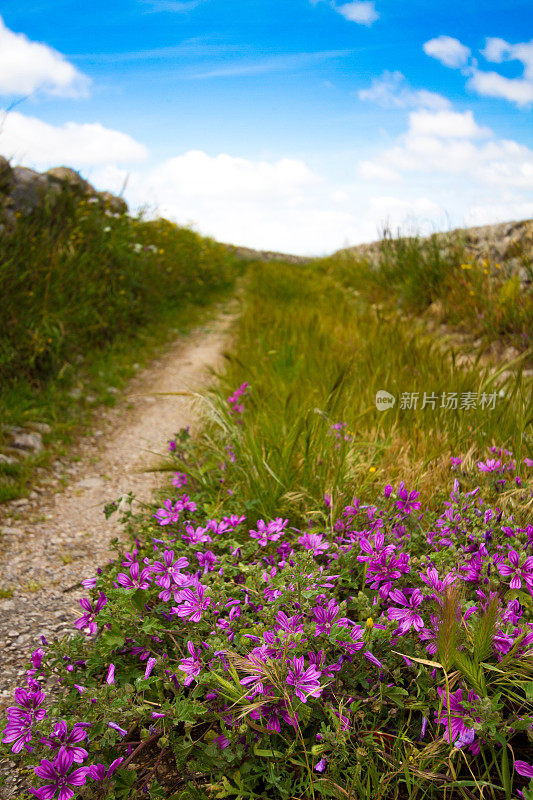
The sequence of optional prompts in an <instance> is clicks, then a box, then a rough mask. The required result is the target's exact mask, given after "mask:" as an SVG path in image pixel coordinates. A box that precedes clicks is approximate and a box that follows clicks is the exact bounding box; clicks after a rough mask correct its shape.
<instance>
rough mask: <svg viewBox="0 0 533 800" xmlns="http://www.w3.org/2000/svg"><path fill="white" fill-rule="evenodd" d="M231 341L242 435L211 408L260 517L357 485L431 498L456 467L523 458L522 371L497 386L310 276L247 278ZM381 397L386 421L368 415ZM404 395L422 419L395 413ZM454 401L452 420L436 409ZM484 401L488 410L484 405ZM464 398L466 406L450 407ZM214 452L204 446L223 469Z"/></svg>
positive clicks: (290, 273)
mask: <svg viewBox="0 0 533 800" xmlns="http://www.w3.org/2000/svg"><path fill="white" fill-rule="evenodd" d="M235 339H236V344H235V351H234V352H233V353H232V354H231V355H230V356H229V357H228V366H227V371H226V374H225V376H224V389H225V390H226V391H228V393H229V390H230V389H231V388H232V387H234V386H236V385H239V384H240V383H242V382H243V381H245V380H246V381H248V383H249V384H250V386H251V392H250V396H249V397H248V399H247V401H246V409H247V410H246V416H245V424H244V425H243V426H241V427H238V428H237V433H235V430H236V429H235V426H234V425H231V424H230V422H229V418H228V416H227V414H226V416H225V412H224V411H222V410H220V409H219V407H218V406H217V407H216V409H217V410H216V412H215V417H216V420H217V425H218V429H220V430H223V431H224V432H225V436H230V437H232V436H233V438H234V439H235V437H236V441H232V442H231V446H232V447H234V448H235V449H236V452H237V451H238V453H239V457H238V459H237V464H236V465H235V466H234V467H232V470H233V472H232V475H233V476H234V477H233V480H236V481H237V485H238V494H239V496H240V497H246V498H248V499H249V500H250V501H253V502H255V503H256V504H257V513H258V514H259V516H265V518H270V517H272V516H274V515H277V514H280V513H282V514H286V515H289V516H291V517H294V515H295V514H296V515H298V513H299V512H300V511H302V512H303V511H304V509H306V510H308V509H309V508H312V507H318V506H319V504H321V501H322V494H323V492H324V490H325V489H327V490H328V491H329V493H331V494H332V495H333V496H334V497H337V496H338V497H339V502H340V501H341V500H340V498H342V500H347V498H348V497H349V495H350V493H351V492H352V491H353V490H354V488H355V487H357V491H358V492H361V491H364V489H365V487H367V488H370V486H371V485H372V484H374V483H377V484H382V483H383V481H384V480H385V481H387V482H389V481H390V482H394V481H395V480H397V479H400V478H401V479H403V480H405V481H406V482H407V483H410V484H413V485H416V487H417V488H418V489H419V490H421V491H422V493H423V497H424V499H426V500H427V499H428V498H430V497H431V496H432V494H433V493H434V491H435V486H437V485H439V484H441V481H440V478H441V477H442V476H443V475H449V469H450V456H452V455H458V454H461V455H463V454H465V453H468V454H469V458H470V459H476V458H478V457H481V455H482V454H485V453H486V451H487V448H488V447H489V446H490V445H497V446H505V447H507V448H508V449H510V450H512V451H513V452H514V453H515V455H516V457H517V459H520V458H521V457H522V456H523V455H525V454H526V450H527V436H528V434H529V435H530V434H531V422H532V403H531V387H530V384H529V385H528V383H527V381H526V380H525V378H524V377H523V374H522V370H521V369H520V368H518V369H517V370H516V371H515V372H513V373H512V374H511V375H507V377H506V376H505V375H504V374H502V371H501V370H500V371H494V370H490V369H489V368H488V367H483V366H481V364H480V363H479V361H478V362H474V363H471V364H470V365H460V364H459V363H458V361H457V359H456V358H455V354H454V353H453V351H449V352H448V353H443V352H442V350H441V349H440V348H439V347H437V345H436V344H435V342H434V341H433V340H432V339H430V338H429V337H424V336H422V335H421V334H420V330H419V329H418V328H414V327H413V326H412V325H411V324H410V323H409V320H406V318H405V317H404V316H403V315H402V314H400V313H399V312H397V311H395V310H393V309H390V308H389V309H388V310H384V309H382V308H380V307H378V306H376V305H373V304H370V303H368V302H367V301H366V300H365V299H364V297H362V296H353V295H351V294H350V293H348V292H346V290H344V288H343V287H342V286H341V285H340V284H339V283H338V282H337V281H336V280H333V279H332V278H331V277H330V276H328V275H327V274H323V273H322V272H321V271H319V270H317V269H316V268H315V267H314V266H313V265H311V266H306V267H302V266H299V267H290V266H288V265H280V264H267V265H261V266H256V267H254V268H253V269H252V270H251V273H250V275H249V279H248V283H247V290H246V297H245V301H244V309H243V313H242V317H241V320H240V322H239V326H238V330H237V333H236V337H235ZM380 390H385V391H388V392H389V393H391V394H392V395H393V396H394V397H395V398H396V401H395V404H394V406H393V407H391V408H388V409H387V410H385V411H379V410H378V409H377V407H376V402H375V398H376V393H377V392H378V391H380ZM411 393H417V394H418V403H417V405H418V407H417V408H416V409H415V408H402V396H403V395H404V394H409V395H410V394H411ZM424 393H426V395H427V397H426V407H425V408H422V406H423V402H424ZM452 393H455V394H456V395H457V397H458V405H459V408H458V409H457V410H453V409H450V408H445V407H441V406H442V396H443V394H444V395H445V397H446V400H447V399H448V397H449V396H450V395H451V394H452ZM468 393H472V394H470V395H468ZM483 393H485V395H486V396H487V397H489V396H492V401H491V403H490V405H492V404H494V408H489V407H488V404H486V405H487V407H485V408H482V407H481V405H480V398H481V396H482V395H483ZM467 395H468V396H475V397H476V405H477V407H476V408H464V409H461V408H460V406H461V402H462V399H463V397H465V396H467ZM431 396H434V398H435V402H434V403H433V402H427V401H428V399H429V398H430V397H431ZM337 423H344V426H343V427H342V429H341V430H340V431H339V430H338V429H337V430H335V429H333V427H332V426H334V425H335V424H337ZM217 442H219V444H217ZM222 443H224V444H227V441H226V439H225V438H224V436H223V437H222V439H221V440H219V439H218V438H217V436H216V435H215V434H213V436H212V440H211V446H212V447H215V448H216V447H219V448H220V452H219V453H218V455H219V457H220V458H221V459H223V458H224V452H223V449H222V448H223V444H222ZM235 474H236V475H235Z"/></svg>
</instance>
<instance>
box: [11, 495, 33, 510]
mask: <svg viewBox="0 0 533 800" xmlns="http://www.w3.org/2000/svg"><path fill="white" fill-rule="evenodd" d="M29 504H30V501H29V500H27V499H26V498H25V497H21V498H20V500H13V502H12V504H11V505H12V506H14V507H15V508H25V507H26V506H29Z"/></svg>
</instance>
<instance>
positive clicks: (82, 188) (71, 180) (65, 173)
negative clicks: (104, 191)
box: [45, 167, 95, 195]
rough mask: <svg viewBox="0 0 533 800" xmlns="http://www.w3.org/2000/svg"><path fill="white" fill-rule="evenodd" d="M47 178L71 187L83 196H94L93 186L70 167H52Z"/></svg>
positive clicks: (47, 173)
mask: <svg viewBox="0 0 533 800" xmlns="http://www.w3.org/2000/svg"><path fill="white" fill-rule="evenodd" d="M45 175H46V176H47V178H49V179H51V180H52V181H56V182H58V183H60V184H63V185H65V184H66V185H67V186H70V188H71V189H73V190H74V191H76V192H79V193H80V194H83V195H94V193H95V189H94V187H93V186H91V184H90V183H89V182H88V181H86V180H84V179H83V178H82V177H81V175H80V173H79V172H76V170H74V169H71V168H70V167H52V169H49V170H48V171H47V172H45Z"/></svg>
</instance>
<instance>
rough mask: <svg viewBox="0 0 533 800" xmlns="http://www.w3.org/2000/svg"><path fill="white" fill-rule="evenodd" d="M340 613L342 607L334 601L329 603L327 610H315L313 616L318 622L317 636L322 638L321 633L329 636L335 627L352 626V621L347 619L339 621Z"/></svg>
mask: <svg viewBox="0 0 533 800" xmlns="http://www.w3.org/2000/svg"><path fill="white" fill-rule="evenodd" d="M339 611H340V607H339V606H338V605H337V603H336V602H335V600H333V599H331V600H330V601H329V603H328V604H327V606H326V607H325V608H323V607H322V606H317V607H316V608H313V615H314V617H315V619H316V622H317V625H316V630H315V636H320V634H321V633H327V634H329V632H330V631H331V628H332V627H333V625H342V626H344V627H346V626H348V625H350V624H351V622H350V620H349V619H347V618H346V617H339V619H337V614H338V613H339Z"/></svg>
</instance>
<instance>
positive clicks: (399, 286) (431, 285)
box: [318, 231, 533, 351]
mask: <svg viewBox="0 0 533 800" xmlns="http://www.w3.org/2000/svg"><path fill="white" fill-rule="evenodd" d="M516 259H517V260H518V261H519V262H521V263H522V266H523V268H524V270H525V271H526V273H527V274H529V280H530V281H531V279H532V277H533V276H532V274H531V264H530V262H529V259H528V258H527V254H525V253H521V252H517V253H516ZM516 259H515V260H516ZM318 267H319V269H320V270H321V271H323V272H325V273H327V274H328V275H329V276H330V277H332V278H334V279H335V280H337V281H339V282H340V283H341V284H342V285H343V286H344V287H345V288H346V289H352V290H356V291H362V292H363V293H364V294H366V295H367V296H369V297H371V298H372V299H373V300H375V301H376V302H387V301H388V302H389V303H391V302H392V303H393V304H399V305H400V306H401V307H402V308H403V310H405V311H407V312H412V313H415V314H418V313H421V312H423V311H425V310H426V309H428V308H429V307H432V310H433V311H434V313H436V315H437V316H438V317H439V319H440V321H442V322H446V323H448V324H450V325H452V326H454V327H458V328H462V329H464V330H466V331H468V333H470V334H473V335H474V336H482V337H483V338H485V339H486V340H488V341H494V340H497V339H503V340H504V341H507V343H510V344H512V345H513V346H515V347H517V348H518V349H519V350H521V351H522V350H527V349H528V348H530V347H531V344H532V336H533V293H532V292H531V288H529V289H527V288H524V286H523V285H522V284H521V281H520V278H519V276H518V274H517V273H516V272H513V271H512V270H511V269H510V268H509V267H508V265H506V264H505V263H498V262H496V261H490V260H488V259H482V260H479V259H475V258H473V257H472V256H471V255H469V254H468V251H467V249H466V247H465V244H464V242H463V240H462V239H461V237H460V236H459V235H457V236H454V237H452V236H449V237H447V238H446V240H444V239H443V237H442V235H440V236H437V235H433V236H430V237H428V238H426V239H423V238H421V237H419V236H409V237H400V236H397V237H394V236H392V235H391V233H390V231H385V232H384V235H383V238H382V240H381V242H380V244H379V247H378V248H377V251H376V254H375V256H374V257H373V259H372V263H371V262H370V260H368V259H365V258H363V257H361V256H359V255H358V254H357V253H356V252H353V251H349V250H346V251H340V252H339V253H336V254H335V255H334V256H332V257H331V258H326V259H322V260H321V261H320V262H318ZM530 285H531V284H530Z"/></svg>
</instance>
